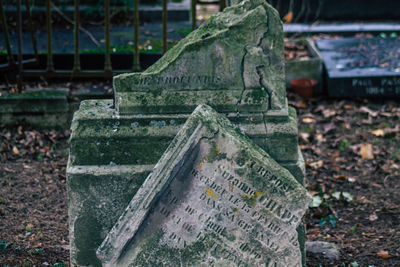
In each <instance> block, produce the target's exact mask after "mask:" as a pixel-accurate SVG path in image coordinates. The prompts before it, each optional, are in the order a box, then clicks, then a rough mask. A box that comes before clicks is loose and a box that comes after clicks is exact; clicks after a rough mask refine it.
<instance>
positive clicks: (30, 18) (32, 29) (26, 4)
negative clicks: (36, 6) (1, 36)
mask: <svg viewBox="0 0 400 267" xmlns="http://www.w3.org/2000/svg"><path fill="white" fill-rule="evenodd" d="M25 8H26V13H27V14H28V23H29V30H30V32H31V39H32V47H33V53H34V55H35V59H36V61H39V55H38V50H37V42H36V37H35V30H34V28H33V20H32V14H31V9H30V8H29V2H28V0H25Z"/></svg>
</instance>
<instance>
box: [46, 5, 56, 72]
mask: <svg viewBox="0 0 400 267" xmlns="http://www.w3.org/2000/svg"><path fill="white" fill-rule="evenodd" d="M51 24H52V21H51V1H50V0H46V28H47V71H48V72H52V71H54V64H53V50H52V29H51Z"/></svg>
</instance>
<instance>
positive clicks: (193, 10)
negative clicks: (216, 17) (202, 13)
mask: <svg viewBox="0 0 400 267" xmlns="http://www.w3.org/2000/svg"><path fill="white" fill-rule="evenodd" d="M196 2H197V0H192V1H191V6H190V9H191V14H192V30H195V29H196V26H197V25H196V12H197V11H196V4H197V3H196Z"/></svg>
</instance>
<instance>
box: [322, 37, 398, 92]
mask: <svg viewBox="0 0 400 267" xmlns="http://www.w3.org/2000/svg"><path fill="white" fill-rule="evenodd" d="M316 43H317V46H318V49H319V50H320V53H321V55H322V58H323V61H324V64H325V67H326V70H327V71H326V73H327V79H326V84H327V88H328V94H329V95H330V96H332V97H375V98H383V97H390V98H393V97H395V98H399V97H400V48H399V47H400V37H393V38H381V37H373V38H365V37H364V38H338V39H321V40H317V41H316Z"/></svg>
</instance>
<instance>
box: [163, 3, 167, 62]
mask: <svg viewBox="0 0 400 267" xmlns="http://www.w3.org/2000/svg"><path fill="white" fill-rule="evenodd" d="M167 1H168V0H163V13H162V19H163V53H164V54H165V53H166V52H167V49H168V48H167V20H168V15H167Z"/></svg>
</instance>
